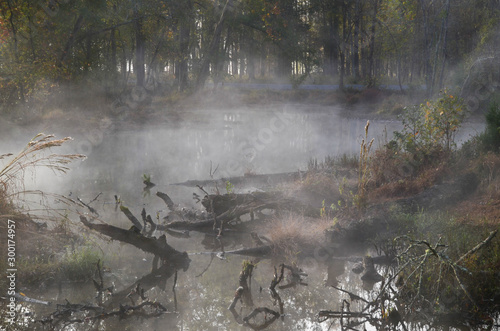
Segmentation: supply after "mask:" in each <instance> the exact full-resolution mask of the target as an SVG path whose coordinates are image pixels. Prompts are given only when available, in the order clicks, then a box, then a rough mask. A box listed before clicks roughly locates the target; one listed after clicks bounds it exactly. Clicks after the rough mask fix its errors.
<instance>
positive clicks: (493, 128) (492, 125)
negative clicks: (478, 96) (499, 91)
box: [483, 102, 500, 152]
mask: <svg viewBox="0 0 500 331" xmlns="http://www.w3.org/2000/svg"><path fill="white" fill-rule="evenodd" d="M483 142H484V144H485V147H486V149H487V150H492V151H495V152H498V151H499V149H500V105H499V104H498V103H496V102H494V103H492V104H491V105H490V109H489V111H488V113H487V114H486V131H485V133H484V140H483Z"/></svg>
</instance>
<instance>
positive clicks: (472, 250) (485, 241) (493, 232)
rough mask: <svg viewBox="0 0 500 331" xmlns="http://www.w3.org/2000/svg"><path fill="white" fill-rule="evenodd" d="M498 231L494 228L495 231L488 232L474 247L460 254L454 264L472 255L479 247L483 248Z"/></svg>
mask: <svg viewBox="0 0 500 331" xmlns="http://www.w3.org/2000/svg"><path fill="white" fill-rule="evenodd" d="M497 233H498V230H495V231H491V232H490V235H489V236H488V238H486V239H484V240H483V241H481V242H480V243H479V244H477V245H476V246H475V247H474V248H472V249H471V250H470V251H468V252H467V253H465V254H464V255H462V257H461V258H459V259H458V260H457V261H456V262H455V264H459V263H460V262H462V261H463V260H464V259H465V258H466V257H468V256H469V255H472V254H474V253H475V252H477V251H478V250H480V249H481V248H483V247H484V246H486V245H487V244H489V242H490V241H491V240H492V239H493V238H494V237H495V236H496V234H497Z"/></svg>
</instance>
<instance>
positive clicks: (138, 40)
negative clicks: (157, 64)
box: [134, 5, 146, 87]
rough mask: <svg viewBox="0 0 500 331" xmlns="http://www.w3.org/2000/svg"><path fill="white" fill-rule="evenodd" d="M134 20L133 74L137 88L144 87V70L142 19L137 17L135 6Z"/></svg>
mask: <svg viewBox="0 0 500 331" xmlns="http://www.w3.org/2000/svg"><path fill="white" fill-rule="evenodd" d="M134 18H135V24H134V25H135V63H134V72H135V77H136V79H137V82H136V85H137V86H141V87H143V86H144V78H145V74H146V73H145V70H144V53H145V49H144V35H143V33H142V23H143V18H142V17H141V16H139V10H138V8H137V5H136V6H135V8H134Z"/></svg>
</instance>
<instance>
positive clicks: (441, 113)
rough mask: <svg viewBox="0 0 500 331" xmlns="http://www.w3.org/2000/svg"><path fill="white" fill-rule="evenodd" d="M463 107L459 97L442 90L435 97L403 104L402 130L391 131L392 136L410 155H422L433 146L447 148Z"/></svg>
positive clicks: (451, 140)
mask: <svg viewBox="0 0 500 331" xmlns="http://www.w3.org/2000/svg"><path fill="white" fill-rule="evenodd" d="M465 109H466V108H465V104H464V102H463V100H462V99H460V98H456V97H454V96H453V95H451V94H448V92H447V91H446V90H444V91H442V92H441V97H440V98H439V99H437V100H434V101H432V100H431V101H427V102H425V103H423V104H420V105H419V106H412V107H406V108H405V109H404V111H403V114H402V115H401V118H402V122H403V126H404V127H403V130H402V131H401V132H395V137H396V138H397V139H398V140H399V142H400V144H401V146H402V147H403V149H404V150H405V151H407V152H409V153H412V154H415V153H420V154H423V156H425V155H429V154H432V152H433V151H434V150H436V149H445V150H447V151H450V150H451V149H452V147H454V146H455V142H454V138H455V132H456V130H457V129H458V128H459V127H460V126H461V125H462V122H463V120H464V119H465V115H466V111H465Z"/></svg>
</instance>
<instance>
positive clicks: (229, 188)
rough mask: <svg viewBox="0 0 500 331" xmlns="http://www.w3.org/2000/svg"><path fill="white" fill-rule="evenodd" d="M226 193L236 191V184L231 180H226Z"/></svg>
mask: <svg viewBox="0 0 500 331" xmlns="http://www.w3.org/2000/svg"><path fill="white" fill-rule="evenodd" d="M226 193H227V194H233V193H234V185H233V184H232V183H231V182H230V181H226Z"/></svg>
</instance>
